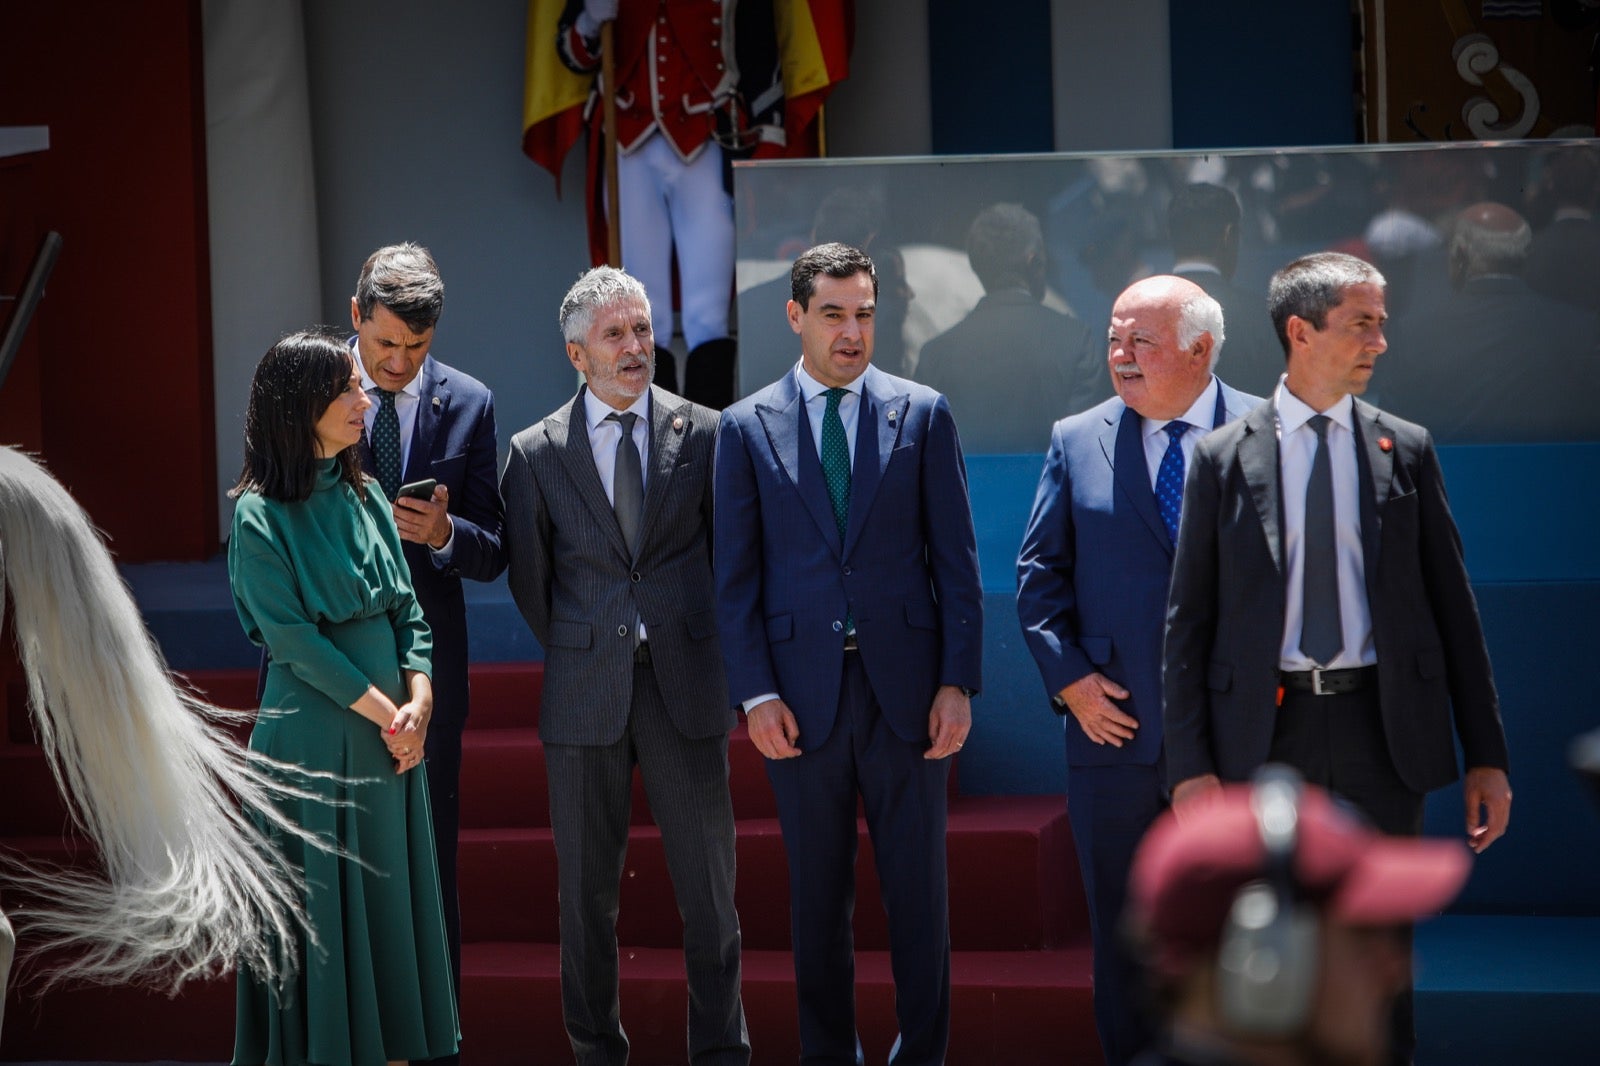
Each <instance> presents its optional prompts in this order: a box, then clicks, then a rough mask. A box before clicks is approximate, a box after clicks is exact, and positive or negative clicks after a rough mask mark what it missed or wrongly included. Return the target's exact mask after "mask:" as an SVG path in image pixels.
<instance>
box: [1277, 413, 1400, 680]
mask: <svg viewBox="0 0 1600 1066" xmlns="http://www.w3.org/2000/svg"><path fill="white" fill-rule="evenodd" d="M1273 403H1274V405H1275V407H1276V410H1277V420H1278V477H1279V484H1280V485H1281V486H1282V493H1283V554H1284V562H1285V576H1286V579H1287V581H1288V598H1287V600H1286V602H1285V604H1284V614H1283V645H1282V647H1281V649H1280V650H1279V652H1278V668H1279V669H1280V670H1310V669H1311V668H1312V667H1314V666H1316V665H1317V664H1316V663H1314V662H1312V660H1311V658H1310V657H1309V656H1308V655H1306V654H1305V652H1303V651H1301V650H1300V630H1301V628H1302V626H1303V624H1304V615H1305V572H1306V561H1305V528H1306V482H1307V481H1309V480H1310V479H1311V460H1312V458H1313V457H1314V456H1315V455H1316V452H1317V434H1316V432H1315V431H1314V430H1312V428H1311V427H1310V426H1309V425H1307V422H1308V421H1309V420H1310V418H1311V417H1312V416H1313V415H1316V414H1324V415H1327V416H1328V420H1329V421H1328V428H1327V431H1326V432H1327V440H1328V463H1329V469H1330V472H1331V474H1332V477H1333V514H1334V521H1333V524H1334V547H1335V551H1337V553H1338V570H1339V622H1340V626H1341V629H1342V634H1343V636H1344V648H1343V649H1342V650H1341V651H1340V652H1339V654H1338V655H1336V656H1334V659H1333V662H1331V663H1329V664H1328V667H1329V668H1333V669H1344V668H1347V667H1353V666H1371V665H1372V664H1373V663H1376V662H1377V661H1378V652H1377V649H1376V648H1375V647H1374V646H1373V643H1372V608H1371V605H1370V604H1368V603H1367V586H1366V579H1365V573H1366V569H1365V568H1366V560H1365V552H1364V551H1363V550H1362V547H1361V481H1360V475H1359V474H1358V472H1357V467H1356V437H1355V399H1354V398H1353V397H1351V396H1348V395H1347V396H1344V397H1341V398H1340V400H1339V402H1338V403H1336V404H1334V405H1333V406H1332V407H1330V408H1328V409H1327V410H1326V411H1320V412H1319V411H1314V410H1312V409H1311V408H1310V407H1309V406H1307V405H1306V404H1305V403H1304V402H1302V401H1301V400H1300V398H1299V397H1298V396H1296V395H1295V394H1294V393H1292V392H1290V391H1289V386H1288V383H1287V382H1282V383H1280V384H1279V385H1278V388H1277V391H1276V392H1274V393H1273Z"/></svg>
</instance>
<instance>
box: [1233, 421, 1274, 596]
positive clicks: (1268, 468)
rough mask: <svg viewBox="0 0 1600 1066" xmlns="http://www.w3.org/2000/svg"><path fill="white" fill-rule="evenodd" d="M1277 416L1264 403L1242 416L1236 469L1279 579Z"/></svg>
mask: <svg viewBox="0 0 1600 1066" xmlns="http://www.w3.org/2000/svg"><path fill="white" fill-rule="evenodd" d="M1276 419H1277V414H1276V409H1275V408H1274V407H1273V406H1272V405H1271V404H1265V405H1263V406H1261V407H1258V408H1256V410H1255V411H1253V412H1252V413H1250V414H1249V415H1246V416H1245V420H1244V437H1243V438H1242V439H1241V440H1240V441H1239V467H1240V469H1241V470H1242V471H1243V472H1244V479H1245V483H1246V484H1248V485H1249V486H1250V496H1251V498H1252V499H1253V500H1254V501H1255V505H1256V516H1257V517H1258V518H1259V519H1260V520H1261V530H1262V532H1263V533H1265V534H1266V537H1267V551H1269V552H1270V553H1271V554H1272V565H1273V566H1274V567H1276V568H1277V571H1278V577H1279V579H1282V578H1283V572H1284V571H1283V525H1282V521H1281V515H1282V513H1283V508H1282V504H1281V501H1280V500H1279V495H1280V493H1279V491H1278V434H1277V431H1276V425H1275V422H1276Z"/></svg>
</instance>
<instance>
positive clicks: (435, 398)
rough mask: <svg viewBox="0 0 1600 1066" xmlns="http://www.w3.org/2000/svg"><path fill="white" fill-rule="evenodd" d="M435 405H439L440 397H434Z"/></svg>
mask: <svg viewBox="0 0 1600 1066" xmlns="http://www.w3.org/2000/svg"><path fill="white" fill-rule="evenodd" d="M433 406H435V407H438V406H439V397H437V396H435V397H434V398H433Z"/></svg>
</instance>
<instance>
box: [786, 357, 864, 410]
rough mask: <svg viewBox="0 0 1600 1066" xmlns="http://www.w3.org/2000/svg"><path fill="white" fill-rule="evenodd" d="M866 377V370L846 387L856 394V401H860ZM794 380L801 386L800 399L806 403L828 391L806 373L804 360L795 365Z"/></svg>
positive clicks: (826, 387) (846, 389)
mask: <svg viewBox="0 0 1600 1066" xmlns="http://www.w3.org/2000/svg"><path fill="white" fill-rule="evenodd" d="M866 376H867V372H866V371H865V370H863V371H862V372H861V373H859V374H857V375H856V379H855V380H854V381H852V382H851V383H850V384H848V385H846V386H844V388H845V391H846V392H853V393H855V394H856V399H860V398H861V389H862V381H863V380H864V379H865V378H866ZM794 379H795V382H796V383H797V384H799V386H800V398H801V399H802V400H804V401H805V402H806V403H810V402H811V401H812V400H815V399H816V398H817V397H818V396H820V395H822V394H823V393H825V392H827V391H828V386H826V385H824V384H823V383H822V382H820V381H818V380H817V379H816V378H814V377H812V376H811V375H810V374H808V373H806V364H805V361H804V360H801V361H800V362H798V363H796V364H795V367H794Z"/></svg>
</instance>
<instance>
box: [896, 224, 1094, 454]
mask: <svg viewBox="0 0 1600 1066" xmlns="http://www.w3.org/2000/svg"><path fill="white" fill-rule="evenodd" d="M967 261H968V262H969V263H971V264H972V272H973V273H974V274H976V275H978V280H979V281H981V282H983V299H981V300H979V301H978V306H976V307H974V308H973V309H972V310H971V311H970V312H968V314H967V317H966V318H963V319H962V320H961V321H960V322H957V323H956V324H955V325H954V326H951V327H950V328H949V329H948V330H946V331H945V332H943V333H941V334H940V335H939V336H937V337H935V338H933V339H932V340H930V341H929V342H928V343H927V344H924V345H923V346H922V353H921V355H920V356H919V357H918V359H917V373H916V377H917V380H918V381H920V382H922V383H923V384H924V385H926V386H928V388H930V389H933V390H934V391H935V392H941V393H943V394H944V396H945V399H947V400H949V401H950V409H951V411H952V412H954V413H955V414H957V415H959V416H960V418H961V436H962V439H963V441H964V442H965V445H966V450H967V451H969V452H1001V453H1017V452H1033V451H1035V450H1036V449H1037V448H1038V447H1039V442H1040V441H1041V440H1042V439H1043V438H1044V434H1045V430H1046V429H1047V428H1048V427H1049V426H1051V425H1053V424H1054V423H1055V420H1056V418H1057V417H1058V416H1059V415H1060V414H1061V412H1062V411H1071V410H1074V409H1076V407H1077V406H1078V403H1079V402H1080V401H1082V402H1084V403H1088V402H1092V401H1093V400H1094V399H1099V398H1100V397H1101V396H1103V395H1104V392H1103V391H1102V389H1101V386H1103V385H1104V383H1105V379H1104V378H1102V377H1101V376H1100V373H1099V360H1098V359H1097V358H1096V357H1095V355H1094V352H1097V351H1098V350H1099V345H1097V344H1096V345H1091V344H1090V341H1089V331H1088V330H1087V329H1086V328H1084V325H1083V323H1082V322H1079V321H1078V320H1077V319H1076V318H1073V317H1072V316H1071V315H1064V314H1062V313H1061V312H1059V311H1053V310H1051V309H1050V308H1048V307H1046V306H1044V304H1042V303H1040V300H1042V299H1043V298H1044V279H1045V253H1044V230H1043V229H1042V228H1040V226H1039V220H1038V219H1037V218H1036V217H1034V214H1033V212H1031V211H1029V210H1028V209H1027V208H1025V207H1023V206H1022V205H1021V204H990V205H989V206H988V207H986V208H984V209H983V210H982V211H980V212H978V216H977V217H976V218H974V219H973V220H972V226H971V227H970V228H969V229H968V230H967Z"/></svg>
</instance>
